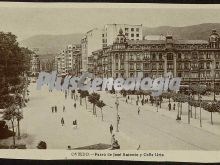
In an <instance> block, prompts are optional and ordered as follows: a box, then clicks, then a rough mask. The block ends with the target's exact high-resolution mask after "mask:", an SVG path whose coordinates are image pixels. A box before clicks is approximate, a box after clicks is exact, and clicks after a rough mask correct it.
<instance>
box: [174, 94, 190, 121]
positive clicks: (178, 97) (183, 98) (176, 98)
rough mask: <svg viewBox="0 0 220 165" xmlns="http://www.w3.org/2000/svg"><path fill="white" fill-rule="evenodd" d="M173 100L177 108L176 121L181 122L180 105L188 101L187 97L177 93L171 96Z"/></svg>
mask: <svg viewBox="0 0 220 165" xmlns="http://www.w3.org/2000/svg"><path fill="white" fill-rule="evenodd" d="M172 98H173V100H174V101H176V102H178V104H177V105H178V106H177V109H178V111H177V112H178V114H177V119H180V120H181V115H182V103H184V102H187V101H188V96H187V95H185V94H181V93H177V94H175V95H173V97H172Z"/></svg>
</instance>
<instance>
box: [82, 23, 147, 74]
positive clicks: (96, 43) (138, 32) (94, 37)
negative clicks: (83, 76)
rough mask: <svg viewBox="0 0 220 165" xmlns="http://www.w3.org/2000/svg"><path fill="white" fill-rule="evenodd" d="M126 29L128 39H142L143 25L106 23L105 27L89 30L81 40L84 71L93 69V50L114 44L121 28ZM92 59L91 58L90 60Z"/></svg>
mask: <svg viewBox="0 0 220 165" xmlns="http://www.w3.org/2000/svg"><path fill="white" fill-rule="evenodd" d="M120 29H122V30H124V31H125V37H126V39H128V40H142V39H143V36H142V31H143V29H142V25H128V24H106V25H104V28H101V29H98V28H94V29H92V30H90V31H88V32H87V33H86V34H85V36H84V37H83V38H82V40H81V46H82V72H83V71H88V70H91V63H90V62H89V61H91V56H92V52H94V51H96V50H99V49H102V48H105V47H107V46H109V45H112V44H113V43H114V41H115V38H116V37H117V35H118V33H119V30H120ZM89 59H90V60H89Z"/></svg>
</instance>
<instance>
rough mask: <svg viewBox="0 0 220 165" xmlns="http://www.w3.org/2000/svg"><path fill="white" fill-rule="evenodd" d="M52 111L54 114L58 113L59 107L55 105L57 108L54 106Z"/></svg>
mask: <svg viewBox="0 0 220 165" xmlns="http://www.w3.org/2000/svg"><path fill="white" fill-rule="evenodd" d="M51 110H52V113H54V112H55V113H57V106H56V105H55V106H52V107H51Z"/></svg>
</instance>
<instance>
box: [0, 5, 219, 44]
mask: <svg viewBox="0 0 220 165" xmlns="http://www.w3.org/2000/svg"><path fill="white" fill-rule="evenodd" d="M189 7H190V6H187V7H186V6H175V5H174V6H168V5H166V6H164V5H162V6H159V7H158V6H157V5H155V6H154V5H153V6H149V5H143V4H142V5H141V4H139V5H137V6H135V5H133V4H132V5H130V6H129V5H123V4H121V5H118V4H117V5H111V4H107V5H104V6H102V5H100V4H98V5H91V6H89V5H86V4H83V5H82V6H77V5H76V4H69V5H62V4H58V5H57V4H56V5H54V4H53V5H50V4H46V5H42V4H39V5H36V3H35V4H33V3H25V4H24V3H23V5H22V4H19V3H13V4H11V3H0V31H5V32H12V33H13V34H15V35H17V36H18V40H23V39H26V38H28V37H31V36H33V35H39V34H57V35H59V34H70V33H85V32H87V31H89V30H90V29H93V28H95V27H102V26H104V25H105V24H112V23H121V24H143V26H147V27H157V26H188V25H195V24H201V23H220V6H219V5H217V7H216V5H215V6H199V5H197V6H193V7H192V8H191V7H190V8H189Z"/></svg>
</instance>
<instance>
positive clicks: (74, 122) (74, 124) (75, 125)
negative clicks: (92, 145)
mask: <svg viewBox="0 0 220 165" xmlns="http://www.w3.org/2000/svg"><path fill="white" fill-rule="evenodd" d="M73 128H77V120H73Z"/></svg>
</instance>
